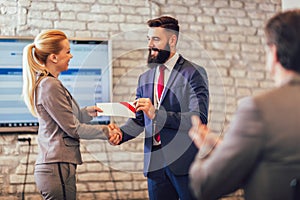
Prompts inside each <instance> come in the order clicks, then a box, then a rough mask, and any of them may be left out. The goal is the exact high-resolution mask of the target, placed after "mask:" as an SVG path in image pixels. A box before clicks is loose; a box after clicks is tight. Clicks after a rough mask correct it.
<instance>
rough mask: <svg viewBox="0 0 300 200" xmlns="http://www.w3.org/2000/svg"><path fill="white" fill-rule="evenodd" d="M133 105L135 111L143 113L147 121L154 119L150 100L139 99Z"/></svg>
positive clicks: (153, 109)
mask: <svg viewBox="0 0 300 200" xmlns="http://www.w3.org/2000/svg"><path fill="white" fill-rule="evenodd" d="M134 105H135V108H136V111H137V112H138V111H143V112H144V114H145V115H147V117H148V118H149V119H154V118H155V107H154V106H153V104H152V102H151V99H149V98H139V99H137V100H135V101H134Z"/></svg>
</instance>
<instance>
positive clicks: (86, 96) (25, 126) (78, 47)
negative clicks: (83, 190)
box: [0, 38, 112, 132]
mask: <svg viewBox="0 0 300 200" xmlns="http://www.w3.org/2000/svg"><path fill="white" fill-rule="evenodd" d="M32 41H33V40H32V39H10V38H4V39H0V131H1V132H3V131H4V132H5V131H10V130H16V131H18V130H20V131H26V130H36V129H32V127H37V126H38V121H37V118H35V117H33V116H32V115H31V113H30V112H29V110H28V109H27V107H26V105H25V103H24V102H23V99H22V96H21V93H22V85H23V83H22V81H23V80H22V54H23V48H24V47H25V46H26V45H27V44H29V43H32ZM70 47H71V53H72V55H73V58H72V59H71V61H70V63H69V69H68V70H67V71H65V72H62V73H61V74H60V76H59V79H60V80H61V81H62V83H63V85H64V86H65V87H66V88H67V89H68V90H69V92H70V93H71V94H72V95H73V97H74V98H75V99H76V101H77V102H78V104H79V105H80V107H84V106H91V105H95V104H96V103H98V102H110V101H111V87H112V86H111V65H110V49H109V42H108V41H99V40H97V41H95V40H70ZM109 121H110V118H109V117H104V116H102V117H96V118H94V120H93V121H92V123H98V124H107V123H109Z"/></svg>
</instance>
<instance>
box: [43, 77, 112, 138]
mask: <svg viewBox="0 0 300 200" xmlns="http://www.w3.org/2000/svg"><path fill="white" fill-rule="evenodd" d="M40 88H41V90H42V92H41V95H42V98H41V102H42V104H43V106H44V108H45V109H46V110H47V112H48V114H49V115H50V116H51V118H52V119H53V120H54V121H55V122H56V123H57V124H58V126H59V127H60V128H61V129H62V130H63V131H64V132H65V133H66V134H67V135H68V136H70V137H72V138H78V139H79V138H83V139H94V138H99V139H106V136H105V134H108V129H107V127H106V126H102V125H90V124H84V123H81V122H80V121H79V120H78V116H79V114H81V112H82V111H81V110H80V108H79V107H78V105H77V103H76V102H75V100H73V99H72V97H71V95H70V94H69V93H68V92H67V90H66V89H65V88H64V87H63V86H62V84H61V83H60V81H59V80H57V79H55V78H45V81H43V82H41V84H40Z"/></svg>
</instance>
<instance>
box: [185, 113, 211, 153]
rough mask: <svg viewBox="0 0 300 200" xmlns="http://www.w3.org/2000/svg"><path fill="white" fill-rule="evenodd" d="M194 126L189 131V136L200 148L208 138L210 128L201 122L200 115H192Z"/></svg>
mask: <svg viewBox="0 0 300 200" xmlns="http://www.w3.org/2000/svg"><path fill="white" fill-rule="evenodd" d="M191 120H192V128H191V129H190V131H189V136H190V137H191V138H192V140H193V141H194V143H195V145H196V146H197V147H198V148H199V149H200V147H201V146H202V145H203V143H204V140H205V139H206V136H207V133H208V128H207V126H206V125H205V124H202V123H201V120H200V119H199V117H198V116H192V119H191Z"/></svg>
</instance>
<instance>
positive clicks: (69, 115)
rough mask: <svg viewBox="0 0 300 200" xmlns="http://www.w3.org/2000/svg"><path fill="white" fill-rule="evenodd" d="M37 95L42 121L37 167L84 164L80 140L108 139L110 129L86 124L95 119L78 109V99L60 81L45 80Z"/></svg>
mask: <svg viewBox="0 0 300 200" xmlns="http://www.w3.org/2000/svg"><path fill="white" fill-rule="evenodd" d="M35 94H36V95H35V103H36V110H37V113H38V121H39V129H38V137H37V140H38V146H39V152H38V156H37V160H36V164H42V163H54V162H67V163H73V164H81V163H82V159H81V154H80V146H79V140H80V138H83V139H95V138H98V139H106V135H107V133H108V129H107V127H106V126H102V125H90V124H85V123H86V122H89V121H90V120H92V117H90V116H89V115H88V113H87V111H86V108H83V109H80V108H79V106H78V104H77V103H76V101H75V99H74V98H73V97H72V96H71V94H70V93H69V92H68V90H67V89H66V88H65V87H64V86H63V85H62V83H61V82H60V81H59V80H58V79H57V78H55V77H52V76H47V77H45V78H43V79H42V80H41V81H40V83H39V84H38V87H37V89H36V93H35Z"/></svg>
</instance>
